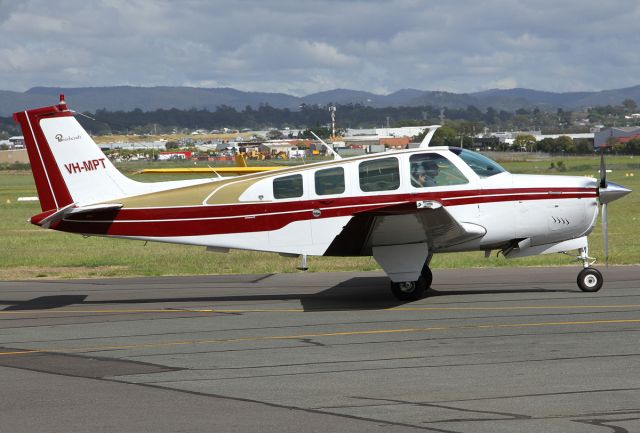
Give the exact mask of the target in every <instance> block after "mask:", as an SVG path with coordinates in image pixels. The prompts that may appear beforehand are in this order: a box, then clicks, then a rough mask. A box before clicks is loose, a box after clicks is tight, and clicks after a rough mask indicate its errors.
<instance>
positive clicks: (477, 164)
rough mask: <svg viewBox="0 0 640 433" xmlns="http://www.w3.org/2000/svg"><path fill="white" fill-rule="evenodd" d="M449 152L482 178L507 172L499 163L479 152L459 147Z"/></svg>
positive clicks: (452, 148)
mask: <svg viewBox="0 0 640 433" xmlns="http://www.w3.org/2000/svg"><path fill="white" fill-rule="evenodd" d="M449 150H451V151H452V152H453V153H455V154H456V155H458V156H459V157H460V158H461V159H462V160H463V161H464V162H465V163H466V164H467V165H468V166H469V167H470V168H471V170H473V171H475V173H476V174H477V175H478V176H480V177H481V178H484V177H491V176H494V175H496V174H499V173H503V172H505V171H506V170H505V169H504V168H502V167H501V166H500V164H498V163H497V162H495V161H493V160H492V159H489V158H487V157H486V156H484V155H481V154H479V153H477V152H473V151H471V150H467V149H460V148H458V147H451V148H449Z"/></svg>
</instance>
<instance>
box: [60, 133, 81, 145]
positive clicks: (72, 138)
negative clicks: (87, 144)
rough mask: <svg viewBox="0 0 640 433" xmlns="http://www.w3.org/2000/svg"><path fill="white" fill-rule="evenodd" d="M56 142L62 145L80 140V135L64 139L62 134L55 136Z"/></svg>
mask: <svg viewBox="0 0 640 433" xmlns="http://www.w3.org/2000/svg"><path fill="white" fill-rule="evenodd" d="M55 138H56V140H57V141H58V143H62V142H63V141H73V140H80V138H81V137H80V134H78V135H74V136H73V137H65V136H63V135H62V134H56V137H55Z"/></svg>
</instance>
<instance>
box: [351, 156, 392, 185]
mask: <svg viewBox="0 0 640 433" xmlns="http://www.w3.org/2000/svg"><path fill="white" fill-rule="evenodd" d="M358 172H359V175H360V189H361V190H362V191H364V192H370V191H391V190H394V189H398V188H399V187H400V169H399V168H398V158H382V159H374V160H373V161H363V162H361V163H360V166H359V167H358Z"/></svg>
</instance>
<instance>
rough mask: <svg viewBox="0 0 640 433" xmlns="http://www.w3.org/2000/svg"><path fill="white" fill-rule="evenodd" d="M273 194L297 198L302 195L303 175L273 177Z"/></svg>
mask: <svg viewBox="0 0 640 433" xmlns="http://www.w3.org/2000/svg"><path fill="white" fill-rule="evenodd" d="M273 196H274V197H275V198H296V197H302V175H301V174H294V175H291V176H284V177H279V178H277V179H273Z"/></svg>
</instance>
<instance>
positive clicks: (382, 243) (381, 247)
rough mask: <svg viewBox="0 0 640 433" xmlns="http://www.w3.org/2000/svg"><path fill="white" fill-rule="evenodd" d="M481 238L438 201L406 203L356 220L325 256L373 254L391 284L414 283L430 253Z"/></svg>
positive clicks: (480, 232)
mask: <svg viewBox="0 0 640 433" xmlns="http://www.w3.org/2000/svg"><path fill="white" fill-rule="evenodd" d="M485 233H486V229H485V228H484V227H482V226H479V225H476V224H471V223H467V222H460V221H458V220H456V219H455V218H454V217H453V216H452V215H451V214H450V213H449V212H448V211H447V209H445V207H444V206H442V204H440V203H439V202H436V201H418V202H405V203H401V204H398V205H392V206H383V207H380V208H376V209H373V210H368V211H365V212H362V213H360V214H357V215H355V216H354V218H352V219H351V221H349V223H348V224H347V225H346V226H345V227H344V229H343V230H342V232H341V233H340V234H339V235H338V236H337V237H336V239H335V240H334V241H333V243H332V244H331V245H330V246H329V248H328V249H327V252H325V255H345V256H346V255H372V256H373V257H374V258H375V259H376V261H377V262H378V263H379V264H380V266H381V267H382V268H383V269H384V271H385V273H386V274H387V275H389V278H390V279H391V281H393V282H402V281H416V280H417V279H418V277H419V276H420V273H421V271H422V268H423V266H424V265H425V263H426V262H427V259H428V257H429V255H430V254H433V253H434V252H437V251H438V250H440V249H443V248H447V247H451V246H454V245H458V244H461V243H464V242H467V241H470V240H472V239H476V238H479V237H481V236H483V235H484V234H485Z"/></svg>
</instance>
